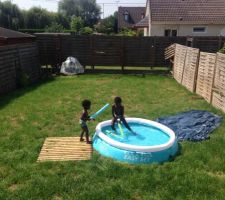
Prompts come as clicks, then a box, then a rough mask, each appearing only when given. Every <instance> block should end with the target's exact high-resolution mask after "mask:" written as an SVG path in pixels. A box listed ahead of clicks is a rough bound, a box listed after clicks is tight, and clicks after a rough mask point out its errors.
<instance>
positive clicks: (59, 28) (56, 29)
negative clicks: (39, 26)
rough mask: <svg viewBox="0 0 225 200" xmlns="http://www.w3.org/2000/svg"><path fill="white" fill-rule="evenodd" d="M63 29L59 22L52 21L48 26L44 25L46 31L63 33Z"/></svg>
mask: <svg viewBox="0 0 225 200" xmlns="http://www.w3.org/2000/svg"><path fill="white" fill-rule="evenodd" d="M64 31H65V29H64V28H63V26H62V25H61V24H57V23H56V22H53V23H52V24H51V25H50V26H46V27H45V32H48V33H63V32H64Z"/></svg>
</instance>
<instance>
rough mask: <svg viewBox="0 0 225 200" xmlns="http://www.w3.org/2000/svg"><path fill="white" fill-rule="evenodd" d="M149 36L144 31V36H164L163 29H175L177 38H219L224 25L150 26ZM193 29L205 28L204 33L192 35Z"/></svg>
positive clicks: (224, 27)
mask: <svg viewBox="0 0 225 200" xmlns="http://www.w3.org/2000/svg"><path fill="white" fill-rule="evenodd" d="M150 27H151V28H150V29H151V30H150V31H149V32H150V34H148V33H147V31H145V36H146V35H149V36H164V31H165V29H176V30H177V34H178V36H219V35H221V32H222V30H223V29H225V25H162V24H151V26H150ZM193 27H206V32H205V33H194V32H193Z"/></svg>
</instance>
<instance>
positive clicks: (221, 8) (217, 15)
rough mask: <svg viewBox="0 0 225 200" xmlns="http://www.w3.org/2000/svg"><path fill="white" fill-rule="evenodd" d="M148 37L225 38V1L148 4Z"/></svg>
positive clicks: (151, 1)
mask: <svg viewBox="0 0 225 200" xmlns="http://www.w3.org/2000/svg"><path fill="white" fill-rule="evenodd" d="M135 27H136V28H137V29H140V28H141V29H143V28H144V35H145V36H219V35H225V0H147V4H146V14H145V18H144V19H142V20H141V21H139V22H138V23H136V24H135Z"/></svg>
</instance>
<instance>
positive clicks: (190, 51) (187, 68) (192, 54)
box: [182, 47, 199, 92]
mask: <svg viewBox="0 0 225 200" xmlns="http://www.w3.org/2000/svg"><path fill="white" fill-rule="evenodd" d="M198 59H199V49H194V48H191V47H188V48H187V52H186V58H185V64H184V70H183V71H184V72H183V78H182V85H184V86H185V87H186V88H187V89H188V90H189V91H191V92H195V86H196V77H197V70H198Z"/></svg>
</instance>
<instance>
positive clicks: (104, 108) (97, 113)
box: [90, 103, 109, 119]
mask: <svg viewBox="0 0 225 200" xmlns="http://www.w3.org/2000/svg"><path fill="white" fill-rule="evenodd" d="M108 107H109V103H107V104H106V105H104V106H103V107H102V108H101V109H100V110H98V111H97V112H96V113H94V114H93V115H91V117H90V118H91V119H95V118H96V117H97V116H98V115H100V114H101V113H102V112H104V111H105V110H106V109H107V108H108Z"/></svg>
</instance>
